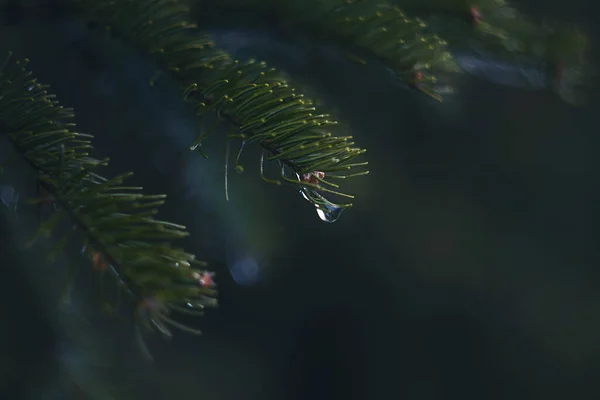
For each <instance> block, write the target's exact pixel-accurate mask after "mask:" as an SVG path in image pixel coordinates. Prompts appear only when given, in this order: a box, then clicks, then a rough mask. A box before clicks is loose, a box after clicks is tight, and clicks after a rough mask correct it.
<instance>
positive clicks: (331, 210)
mask: <svg viewBox="0 0 600 400" xmlns="http://www.w3.org/2000/svg"><path fill="white" fill-rule="evenodd" d="M316 209H317V215H318V216H319V218H321V220H322V221H325V222H335V221H337V220H338V218H339V217H340V215H341V214H342V211H344V209H343V208H341V207H338V206H333V207H331V206H329V205H327V206H326V207H325V210H324V209H323V208H320V207H319V206H316Z"/></svg>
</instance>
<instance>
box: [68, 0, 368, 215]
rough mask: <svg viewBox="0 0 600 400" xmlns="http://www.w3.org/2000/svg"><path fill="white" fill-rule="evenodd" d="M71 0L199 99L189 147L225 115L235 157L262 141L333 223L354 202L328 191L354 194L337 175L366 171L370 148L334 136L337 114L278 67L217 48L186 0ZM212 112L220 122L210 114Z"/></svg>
mask: <svg viewBox="0 0 600 400" xmlns="http://www.w3.org/2000/svg"><path fill="white" fill-rule="evenodd" d="M73 4H75V5H76V6H77V7H78V9H79V10H81V11H83V12H84V14H85V15H87V16H88V17H89V18H90V19H91V20H93V21H96V22H98V23H99V24H100V25H101V26H103V27H105V28H106V29H107V30H109V31H110V32H111V33H112V34H113V35H115V36H118V37H119V38H120V39H122V40H123V41H124V42H125V43H129V44H130V45H132V46H135V47H136V48H138V49H139V50H140V51H141V52H142V53H144V54H148V55H150V56H151V57H152V58H153V59H154V60H155V61H156V62H157V63H158V64H159V65H160V67H161V68H162V71H164V72H166V73H170V74H171V76H173V77H174V78H175V79H176V81H177V82H179V84H180V85H181V90H182V96H183V98H184V100H185V101H188V102H192V103H193V104H194V106H195V109H196V115H197V116H198V117H199V118H200V119H201V120H202V121H203V123H204V124H205V129H204V130H203V131H202V132H201V133H200V135H199V136H198V137H197V139H196V140H195V142H194V143H193V144H192V145H191V146H190V148H191V149H192V150H199V151H201V147H200V146H201V144H202V141H203V140H204V139H205V138H206V137H207V136H208V135H209V134H211V133H212V132H214V131H215V130H217V129H218V128H219V127H221V126H222V124H221V122H220V121H223V122H225V123H226V124H227V125H228V126H230V127H233V131H232V130H230V131H229V133H228V137H229V138H230V139H238V140H239V141H240V142H241V145H240V149H241V150H240V152H238V158H239V154H240V153H241V151H242V150H243V148H244V146H245V145H246V144H250V143H254V142H256V143H259V144H260V145H261V146H262V147H263V149H264V150H265V152H266V153H267V156H266V157H263V158H262V159H261V171H262V161H263V160H264V159H266V160H267V161H275V162H277V163H278V164H279V167H280V175H281V181H283V182H288V183H292V184H293V185H294V186H295V187H296V188H297V189H298V190H299V191H300V193H301V194H302V196H303V197H304V198H305V199H306V200H308V201H309V202H310V203H312V204H313V205H314V206H315V207H316V209H317V213H318V215H319V216H320V217H321V219H323V220H325V221H328V222H333V221H335V220H336V219H337V218H338V217H339V215H340V213H341V212H342V211H343V210H344V209H345V208H348V207H350V206H351V205H352V204H351V203H349V202H345V203H336V202H334V201H332V200H330V199H328V198H327V197H329V196H337V197H341V198H346V199H352V198H353V196H351V195H349V194H346V193H344V192H342V191H340V190H339V186H338V184H336V183H334V181H335V180H336V179H346V178H350V177H353V176H358V175H365V174H367V173H368V171H366V170H365V168H364V167H365V166H366V165H367V163H366V162H356V161H355V159H356V158H357V157H358V156H359V155H361V154H363V153H364V152H365V150H363V149H360V148H357V147H354V142H352V141H351V139H352V137H351V136H334V135H333V134H332V132H331V129H332V128H333V127H334V125H336V124H337V121H335V120H334V119H332V118H331V116H330V115H329V114H326V113H322V112H319V111H317V110H316V108H315V107H314V104H313V102H312V101H311V100H310V99H307V98H306V97H304V95H302V94H298V93H296V91H295V89H294V88H292V87H290V85H289V84H288V83H287V81H286V80H285V79H283V78H281V77H280V76H279V74H278V73H277V72H276V71H275V70H274V69H273V68H268V67H267V66H266V64H265V63H263V62H256V61H253V60H251V61H249V62H244V63H241V62H239V61H233V60H231V59H230V57H229V55H228V54H227V53H225V52H223V51H221V50H219V49H217V48H216V47H215V44H214V43H213V42H212V41H211V40H210V38H209V37H208V36H206V35H205V34H203V33H202V32H200V31H199V30H198V29H197V27H196V24H194V23H192V22H191V21H190V20H189V16H188V14H189V9H188V7H187V6H185V5H183V4H181V3H179V2H178V1H175V0H141V1H132V0H120V1H109V0H75V1H74V2H73ZM215 114H216V116H217V117H218V120H217V121H216V122H214V121H212V120H213V119H214V115H215ZM237 169H238V171H239V170H240V168H239V167H238V168H237ZM261 176H262V172H261ZM263 178H264V177H263ZM264 180H266V181H273V180H271V179H268V178H264ZM281 181H279V180H277V181H274V182H276V183H280V182H281Z"/></svg>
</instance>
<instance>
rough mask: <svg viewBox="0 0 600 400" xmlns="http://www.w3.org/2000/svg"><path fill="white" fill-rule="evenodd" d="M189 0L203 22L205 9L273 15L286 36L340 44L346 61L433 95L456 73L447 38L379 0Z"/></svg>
mask: <svg viewBox="0 0 600 400" xmlns="http://www.w3.org/2000/svg"><path fill="white" fill-rule="evenodd" d="M191 2H192V3H193V4H195V5H196V12H195V13H196V14H198V18H201V19H202V20H203V21H206V18H202V14H204V13H205V12H206V10H208V15H215V14H216V15H219V16H223V17H225V16H228V17H231V15H239V16H240V17H239V19H242V20H243V19H247V18H248V15H253V14H257V13H258V14H260V15H259V16H258V18H257V19H258V20H259V21H261V23H262V21H264V20H265V19H267V17H268V18H271V19H275V20H276V21H277V25H278V27H279V28H284V29H285V30H286V32H287V33H288V34H289V35H291V36H297V33H298V32H301V33H303V34H307V35H310V36H311V37H313V38H314V39H315V41H318V42H319V43H322V42H325V43H333V44H335V45H338V46H341V48H342V49H343V51H344V52H345V53H346V55H347V57H348V59H350V60H352V61H355V62H358V63H361V64H366V63H367V62H369V61H371V60H374V61H377V62H379V63H381V64H382V65H383V66H385V67H386V68H387V69H388V70H389V71H390V72H392V73H393V74H394V76H396V77H397V78H398V79H400V80H401V81H402V82H404V83H406V84H407V85H409V86H411V87H414V88H416V89H418V90H420V91H421V92H423V93H425V94H427V95H429V96H431V97H433V98H434V99H436V100H440V101H441V100H442V95H443V94H444V93H447V92H450V91H451V88H449V80H448V79H447V78H449V77H450V76H451V75H452V74H453V73H456V72H459V68H458V66H457V65H456V63H455V61H454V60H453V58H452V56H451V54H450V53H449V52H448V48H447V47H448V43H447V42H446V41H445V40H443V39H442V38H440V37H439V36H437V35H436V34H435V33H433V32H431V31H430V30H429V29H428V27H427V24H426V23H425V21H423V20H421V19H419V18H410V17H409V16H407V14H406V13H405V12H404V11H403V10H402V9H400V8H398V7H396V6H394V5H390V4H387V3H385V2H383V1H381V0H288V1H278V0H266V1H265V0H261V1H256V2H254V1H250V2H248V1H238V0H225V1H219V2H206V1H201V0H191ZM211 12H212V13H214V14H211Z"/></svg>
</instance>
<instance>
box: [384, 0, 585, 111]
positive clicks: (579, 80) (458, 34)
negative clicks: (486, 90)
mask: <svg viewBox="0 0 600 400" xmlns="http://www.w3.org/2000/svg"><path fill="white" fill-rule="evenodd" d="M393 2H394V3H396V4H398V5H402V7H404V8H405V9H406V10H407V11H409V12H411V13H415V14H416V15H419V16H421V17H422V18H424V19H425V20H426V21H427V22H428V23H429V26H430V27H431V29H432V30H433V31H434V32H436V33H437V34H439V35H441V36H443V37H444V38H445V39H446V40H448V42H449V43H450V49H451V50H452V52H453V53H454V52H456V53H465V52H468V53H473V51H475V52H476V54H477V55H478V56H479V57H480V58H487V59H492V60H494V61H495V62H503V63H509V64H512V65H513V66H516V67H522V68H523V70H531V69H532V68H535V69H537V70H538V73H537V74H538V75H543V76H545V80H546V84H545V85H542V86H543V88H544V89H547V88H549V89H550V90H553V91H554V92H555V93H556V94H558V95H559V96H561V97H562V98H563V99H564V100H566V101H568V102H570V103H579V102H580V101H579V100H580V99H579V97H580V96H581V93H578V92H580V91H581V89H582V87H583V86H584V85H585V84H586V83H587V82H586V77H587V73H588V71H587V61H588V52H589V40H588V37H587V36H586V35H585V34H584V33H583V32H581V31H580V30H578V29H576V28H574V27H570V26H567V25H565V24H560V23H556V22H550V21H543V22H536V21H534V20H533V19H531V18H529V17H526V16H524V15H523V14H522V13H521V12H519V11H518V10H517V9H515V8H514V7H511V6H510V5H509V4H508V3H507V2H506V1H504V0H479V1H476V2H473V1H468V0H422V1H421V0H393ZM459 64H460V62H459ZM525 73H527V72H525Z"/></svg>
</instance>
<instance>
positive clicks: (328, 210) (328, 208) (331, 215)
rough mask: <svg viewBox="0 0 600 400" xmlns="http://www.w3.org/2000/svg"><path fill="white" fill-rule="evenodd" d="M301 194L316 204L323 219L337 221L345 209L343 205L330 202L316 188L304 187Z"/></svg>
mask: <svg viewBox="0 0 600 400" xmlns="http://www.w3.org/2000/svg"><path fill="white" fill-rule="evenodd" d="M300 194H301V195H302V197H304V199H305V200H306V201H308V202H310V203H312V204H314V206H315V208H316V210H317V215H318V216H319V218H320V219H321V221H325V222H335V221H337V220H338V218H339V217H340V215H341V214H342V211H344V209H343V208H342V207H340V206H338V205H336V204H334V203H332V202H330V201H329V200H327V199H326V198H325V197H323V196H321V195H320V194H319V193H317V192H316V191H315V190H311V189H307V188H302V189H300Z"/></svg>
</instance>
